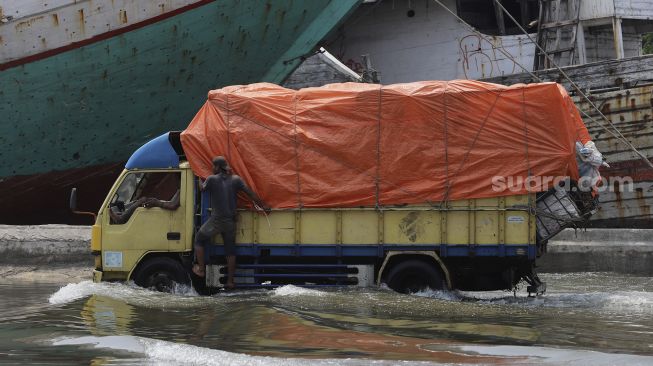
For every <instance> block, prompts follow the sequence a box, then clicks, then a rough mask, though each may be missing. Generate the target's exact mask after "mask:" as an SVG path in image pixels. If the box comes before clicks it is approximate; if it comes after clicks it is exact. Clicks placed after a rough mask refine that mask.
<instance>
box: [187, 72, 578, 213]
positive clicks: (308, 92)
mask: <svg viewBox="0 0 653 366" xmlns="http://www.w3.org/2000/svg"><path fill="white" fill-rule="evenodd" d="M577 140H578V141H582V142H583V143H585V142H587V141H588V140H589V134H588V133H587V130H586V129H585V126H584V125H583V122H582V120H581V119H580V116H579V115H578V112H577V111H576V109H575V107H574V104H573V102H572V101H571V99H570V97H569V96H568V95H567V93H566V91H565V90H564V89H563V88H562V87H561V86H560V85H558V84H556V83H542V84H529V85H523V84H519V85H513V86H510V87H507V86H503V85H495V84H489V83H483V82H478V81H468V80H458V81H449V82H444V81H424V82H415V83H407V84H395V85H387V86H381V85H376V84H360V83H344V84H331V85H327V86H324V87H320V88H306V89H301V90H291V89H285V88H282V87H280V86H277V85H273V84H268V83H260V84H252V85H245V86H230V87H226V88H223V89H219V90H213V91H211V92H209V95H208V100H207V101H206V103H205V104H204V106H203V107H202V108H201V109H200V111H199V112H198V113H197V115H196V116H195V117H194V118H193V120H192V122H191V123H190V125H189V126H188V128H187V129H186V130H185V131H183V132H182V134H181V142H182V145H183V148H184V152H185V154H186V156H187V158H188V161H189V162H190V165H191V168H192V169H193V171H194V172H195V174H197V175H198V176H200V177H203V178H205V177H207V176H208V175H210V174H211V159H212V158H213V157H214V156H217V155H224V156H225V157H227V159H228V161H229V163H230V164H231V167H232V169H233V170H234V171H235V173H236V174H238V175H240V176H241V177H243V179H244V180H245V181H246V182H247V184H248V185H250V187H252V189H254V191H256V192H257V193H258V194H259V195H260V196H261V197H262V198H263V199H264V200H265V201H267V202H268V204H270V205H271V206H272V207H276V208H292V207H337V206H340V207H352V206H375V205H379V206H383V205H397V204H420V203H426V202H440V201H446V200H457V199H469V198H482V197H494V196H505V195H513V194H523V193H526V192H527V189H528V185H523V187H522V186H518V185H517V184H514V185H513V186H512V187H510V188H512V190H503V191H498V190H497V189H496V187H493V182H492V179H493V177H514V178H515V179H514V182H516V181H518V180H519V179H525V178H527V177H534V176H535V177H538V176H551V177H557V176H570V177H572V178H573V179H577V178H578V171H577V167H576V160H575V148H574V143H575V141H577ZM518 178H519V179H518ZM536 182H537V181H536ZM531 187H533V185H531ZM534 188H535V190H538V189H543V188H542V187H540V186H535V187H534Z"/></svg>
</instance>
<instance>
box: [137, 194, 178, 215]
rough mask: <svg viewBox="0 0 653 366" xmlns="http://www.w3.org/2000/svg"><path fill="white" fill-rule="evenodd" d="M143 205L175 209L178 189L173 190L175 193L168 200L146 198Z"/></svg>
mask: <svg viewBox="0 0 653 366" xmlns="http://www.w3.org/2000/svg"><path fill="white" fill-rule="evenodd" d="M145 207H147V208H150V207H161V208H163V209H165V210H176V209H177V208H179V190H177V192H175V195H174V196H172V198H171V199H170V201H163V200H160V199H157V198H148V200H147V201H146V202H145Z"/></svg>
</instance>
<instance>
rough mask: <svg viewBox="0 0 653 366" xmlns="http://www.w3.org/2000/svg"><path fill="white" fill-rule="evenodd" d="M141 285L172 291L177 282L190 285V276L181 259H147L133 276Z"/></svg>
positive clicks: (162, 290)
mask: <svg viewBox="0 0 653 366" xmlns="http://www.w3.org/2000/svg"><path fill="white" fill-rule="evenodd" d="M133 278H134V282H135V283H136V284H137V285H138V286H141V287H145V288H152V289H154V290H157V291H160V292H172V290H173V289H174V286H175V283H178V284H183V285H188V284H189V283H190V277H189V276H188V272H186V270H185V269H184V267H183V266H182V265H181V263H180V262H179V261H176V260H174V259H172V258H168V257H155V258H150V259H147V260H146V261H145V262H144V263H143V264H142V265H141V266H140V268H138V270H137V272H136V274H135V275H134V276H133Z"/></svg>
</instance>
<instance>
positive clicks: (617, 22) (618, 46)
mask: <svg viewBox="0 0 653 366" xmlns="http://www.w3.org/2000/svg"><path fill="white" fill-rule="evenodd" d="M612 32H613V33H614V51H615V56H616V58H617V59H622V58H624V57H625V55H624V36H623V32H622V30H621V18H612Z"/></svg>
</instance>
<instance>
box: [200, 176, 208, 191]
mask: <svg viewBox="0 0 653 366" xmlns="http://www.w3.org/2000/svg"><path fill="white" fill-rule="evenodd" d="M209 179H211V176H210V175H209V176H208V177H207V178H206V180H202V178H200V177H197V184H198V185H199V188H200V191H202V192H204V191H205V190H206V186H207V182H208V181H209Z"/></svg>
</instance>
